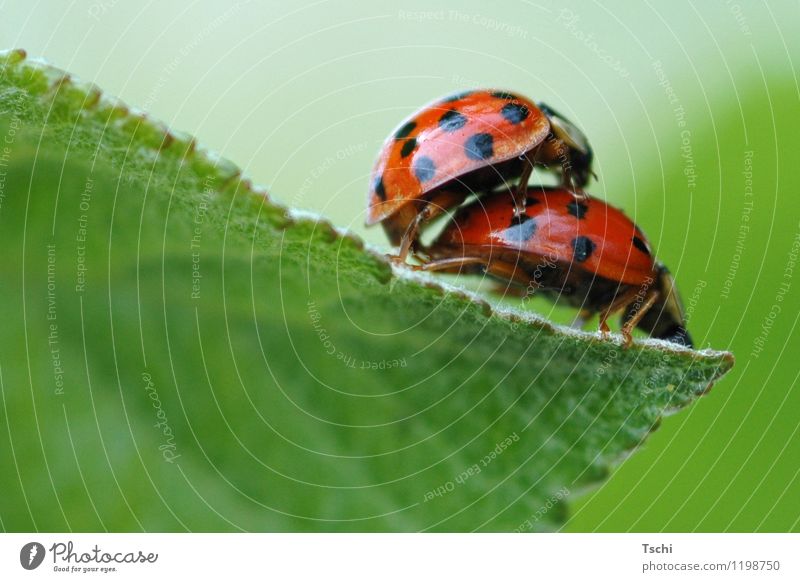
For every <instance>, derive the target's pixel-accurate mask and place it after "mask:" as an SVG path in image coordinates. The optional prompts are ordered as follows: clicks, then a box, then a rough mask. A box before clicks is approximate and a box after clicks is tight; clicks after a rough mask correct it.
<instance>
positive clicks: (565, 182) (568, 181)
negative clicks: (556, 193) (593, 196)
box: [561, 163, 589, 200]
mask: <svg viewBox="0 0 800 582" xmlns="http://www.w3.org/2000/svg"><path fill="white" fill-rule="evenodd" d="M561 185H562V186H563V187H564V188H565V189H566V190H569V191H570V192H572V195H573V196H575V198H576V199H578V200H586V199H588V198H589V195H588V194H587V193H586V191H585V190H584V189H583V188H582V187H581V186H578V185H576V184H575V180H574V178H573V175H572V170H571V169H570V167H569V164H568V163H565V165H564V166H563V174H562V179H561Z"/></svg>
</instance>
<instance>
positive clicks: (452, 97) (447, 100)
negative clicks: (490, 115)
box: [442, 91, 475, 103]
mask: <svg viewBox="0 0 800 582" xmlns="http://www.w3.org/2000/svg"><path fill="white" fill-rule="evenodd" d="M474 92H475V91H461V92H459V93H453V94H452V95H450V97H445V98H444V99H442V103H452V102H453V101H459V100H461V99H463V98H464V97H469V96H470V95H472V94H473V93H474Z"/></svg>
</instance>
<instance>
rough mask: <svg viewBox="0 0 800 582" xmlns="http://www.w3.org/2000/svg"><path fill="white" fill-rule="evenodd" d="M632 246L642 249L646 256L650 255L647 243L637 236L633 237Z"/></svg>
mask: <svg viewBox="0 0 800 582" xmlns="http://www.w3.org/2000/svg"><path fill="white" fill-rule="evenodd" d="M633 246H635V247H636V248H637V249H639V250H640V251H642V252H643V253H644V254H646V255H647V256H650V249H648V248H647V243H646V242H644V241H643V240H642V239H640V238H639V237H638V236H634V237H633Z"/></svg>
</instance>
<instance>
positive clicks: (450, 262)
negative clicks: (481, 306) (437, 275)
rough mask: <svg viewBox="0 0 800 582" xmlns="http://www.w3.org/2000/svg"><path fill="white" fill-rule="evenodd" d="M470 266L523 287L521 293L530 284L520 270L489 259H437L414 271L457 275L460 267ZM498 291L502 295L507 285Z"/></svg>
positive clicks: (510, 264) (500, 261) (512, 265)
mask: <svg viewBox="0 0 800 582" xmlns="http://www.w3.org/2000/svg"><path fill="white" fill-rule="evenodd" d="M472 265H478V266H480V267H482V268H483V271H484V272H485V273H487V274H489V275H492V276H494V277H497V278H498V279H503V280H504V281H509V282H510V283H516V284H517V285H520V286H523V287H525V289H524V290H523V291H526V290H527V287H528V286H529V284H530V281H528V278H527V277H526V276H525V275H524V274H523V272H522V271H521V270H519V269H517V268H516V265H514V264H512V263H509V262H507V261H502V260H494V261H493V260H491V259H488V260H487V259H485V258H481V257H454V258H449V259H438V260H435V261H431V262H430V263H425V264H424V265H422V266H419V267H416V269H417V270H420V271H448V272H451V273H458V272H460V271H461V268H462V267H467V266H472ZM500 289H501V291H500V293H501V294H504V293H505V292H506V290H507V289H508V285H504V286H502V287H500ZM524 295H525V293H522V294H521V295H520V296H524Z"/></svg>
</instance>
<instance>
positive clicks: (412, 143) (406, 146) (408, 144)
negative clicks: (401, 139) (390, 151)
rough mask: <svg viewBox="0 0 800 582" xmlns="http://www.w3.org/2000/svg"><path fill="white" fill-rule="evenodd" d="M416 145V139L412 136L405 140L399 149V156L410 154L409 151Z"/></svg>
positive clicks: (405, 156) (403, 156)
mask: <svg viewBox="0 0 800 582" xmlns="http://www.w3.org/2000/svg"><path fill="white" fill-rule="evenodd" d="M416 147H417V139H416V138H414V137H412V138H411V139H408V140H406V143H404V144H403V147H402V148H401V149H400V157H401V158H407V157H408V156H409V155H411V152H413V151H414V148H416Z"/></svg>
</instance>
